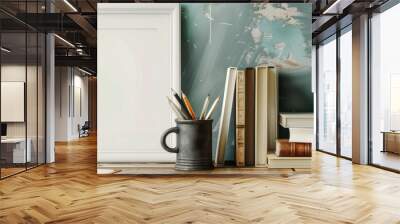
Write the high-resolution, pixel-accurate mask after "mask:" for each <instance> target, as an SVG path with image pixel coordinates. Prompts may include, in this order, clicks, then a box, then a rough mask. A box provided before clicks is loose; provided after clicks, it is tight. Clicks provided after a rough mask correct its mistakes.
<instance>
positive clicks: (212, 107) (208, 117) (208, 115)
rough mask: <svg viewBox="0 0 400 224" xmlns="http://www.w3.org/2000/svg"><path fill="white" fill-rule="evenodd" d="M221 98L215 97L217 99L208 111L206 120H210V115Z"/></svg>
mask: <svg viewBox="0 0 400 224" xmlns="http://www.w3.org/2000/svg"><path fill="white" fill-rule="evenodd" d="M220 99H221V97H217V99H215V100H214V103H213V104H212V105H211V108H210V110H209V111H208V113H207V115H206V118H205V119H206V120H208V119H210V117H211V115H212V113H213V112H214V110H215V108H217V104H218V102H219V101H220Z"/></svg>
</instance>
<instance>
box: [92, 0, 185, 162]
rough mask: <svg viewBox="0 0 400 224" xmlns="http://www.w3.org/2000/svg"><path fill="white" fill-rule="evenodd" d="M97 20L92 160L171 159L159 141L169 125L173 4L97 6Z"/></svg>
mask: <svg viewBox="0 0 400 224" xmlns="http://www.w3.org/2000/svg"><path fill="white" fill-rule="evenodd" d="M97 18H98V19H97V27H98V35H97V45H98V52H97V55H98V56H97V61H98V66H97V67H98V78H97V81H98V90H97V91H98V133H97V134H98V156H97V158H98V162H169V161H175V158H176V155H174V154H172V153H167V152H166V151H164V150H163V149H162V148H161V145H160V137H161V134H162V132H163V131H164V130H166V129H168V128H170V127H172V126H175V122H174V119H175V117H174V115H173V114H172V111H171V110H170V108H169V106H168V103H167V100H166V96H168V95H170V92H171V91H170V89H171V88H174V89H177V90H178V91H180V13H179V4H148V3H145V4H136V3H134V4H123V3H122V4H118V3H105V4H98V17H97ZM170 143H172V142H171V141H170Z"/></svg>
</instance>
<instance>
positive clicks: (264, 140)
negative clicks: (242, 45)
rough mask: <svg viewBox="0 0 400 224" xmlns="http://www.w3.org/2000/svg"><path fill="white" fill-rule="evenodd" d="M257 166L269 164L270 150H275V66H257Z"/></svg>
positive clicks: (276, 93)
mask: <svg viewBox="0 0 400 224" xmlns="http://www.w3.org/2000/svg"><path fill="white" fill-rule="evenodd" d="M255 76H256V81H255V86H256V87H255V166H257V167H265V166H267V153H268V151H271V152H274V151H275V147H276V145H275V141H276V139H277V125H278V117H277V116H278V97H277V95H278V84H277V82H278V79H277V72H276V69H275V68H274V67H268V66H258V67H256V75H255Z"/></svg>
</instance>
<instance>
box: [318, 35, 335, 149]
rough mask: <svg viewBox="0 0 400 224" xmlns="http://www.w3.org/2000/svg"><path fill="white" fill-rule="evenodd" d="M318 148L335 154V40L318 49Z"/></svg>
mask: <svg viewBox="0 0 400 224" xmlns="http://www.w3.org/2000/svg"><path fill="white" fill-rule="evenodd" d="M318 148H319V149H320V150H323V151H327V152H330V153H336V40H335V39H334V40H332V41H330V42H328V43H326V44H324V45H320V46H319V48H318Z"/></svg>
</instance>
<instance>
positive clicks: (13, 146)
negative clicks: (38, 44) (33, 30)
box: [0, 32, 31, 177]
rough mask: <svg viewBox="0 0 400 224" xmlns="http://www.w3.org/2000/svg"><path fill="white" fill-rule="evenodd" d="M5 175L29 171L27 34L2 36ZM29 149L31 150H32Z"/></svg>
mask: <svg viewBox="0 0 400 224" xmlns="http://www.w3.org/2000/svg"><path fill="white" fill-rule="evenodd" d="M1 47H2V48H3V49H7V50H1V54H2V55H1V87H0V88H1V108H0V109H1V124H2V136H1V167H2V170H1V175H2V177H6V176H9V175H12V174H15V173H18V172H21V171H24V170H25V165H26V161H27V160H28V162H29V161H30V152H31V151H30V150H28V151H27V150H26V146H27V144H26V119H25V91H26V69H27V67H26V33H25V32H15V33H14V32H8V33H2V34H1ZM28 149H29V147H28Z"/></svg>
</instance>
